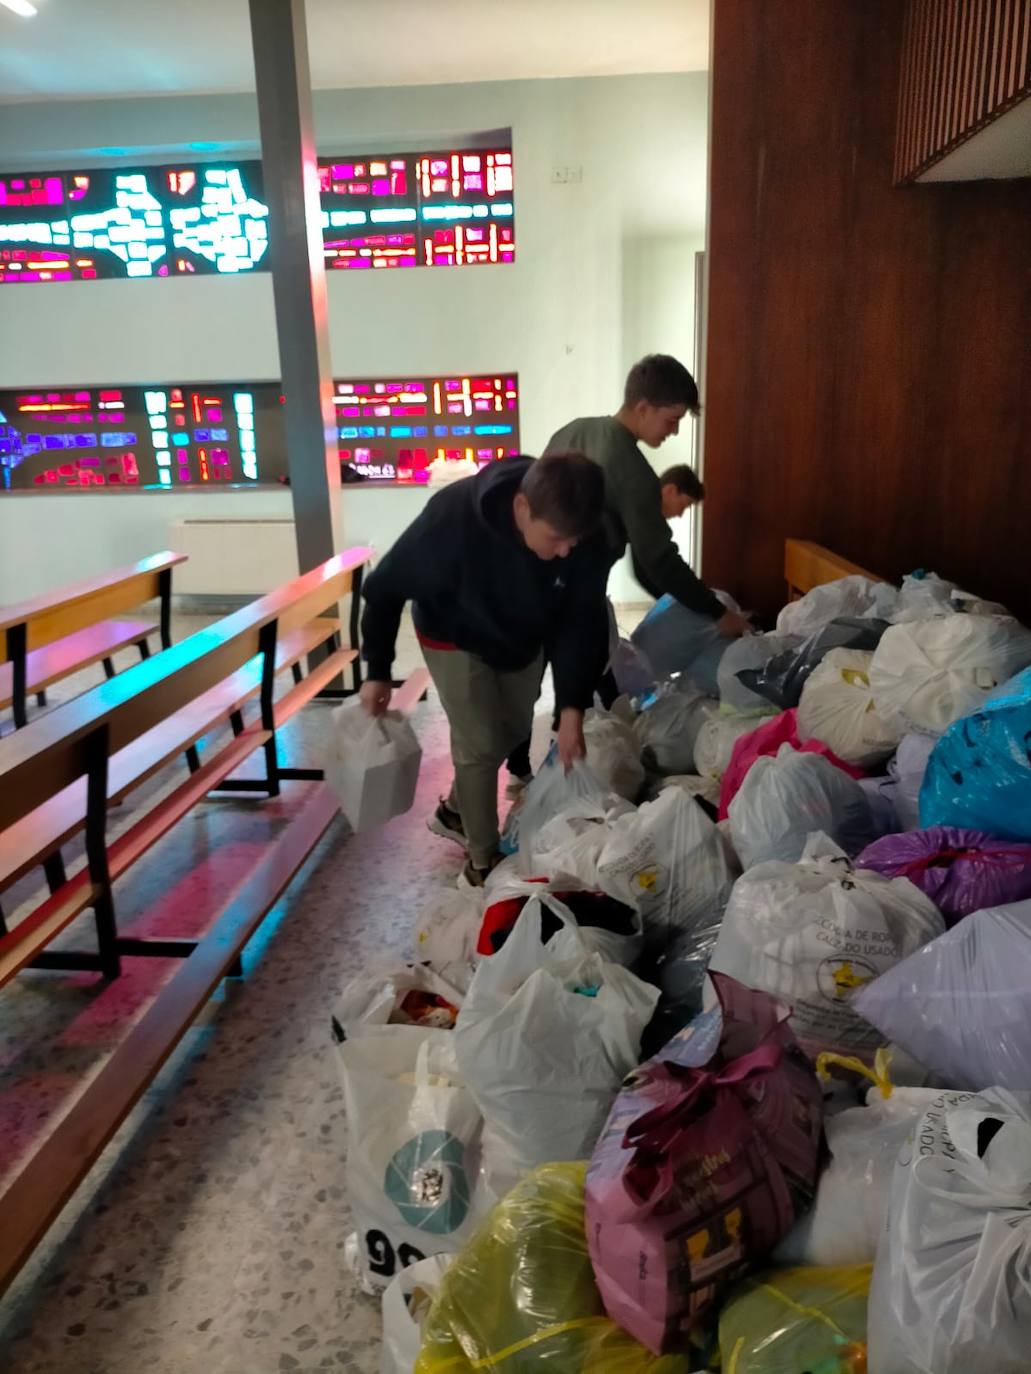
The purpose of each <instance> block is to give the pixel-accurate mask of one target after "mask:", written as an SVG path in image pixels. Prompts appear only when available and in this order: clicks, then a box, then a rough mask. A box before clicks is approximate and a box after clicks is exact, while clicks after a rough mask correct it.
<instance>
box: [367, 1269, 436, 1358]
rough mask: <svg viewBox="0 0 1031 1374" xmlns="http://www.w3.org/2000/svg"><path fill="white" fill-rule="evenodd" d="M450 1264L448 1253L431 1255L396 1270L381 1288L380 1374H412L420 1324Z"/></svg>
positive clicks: (420, 1335)
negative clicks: (381, 1342)
mask: <svg viewBox="0 0 1031 1374" xmlns="http://www.w3.org/2000/svg"><path fill="white" fill-rule="evenodd" d="M450 1264H451V1256H450V1255H430V1257H429V1258H428V1259H424V1260H419V1262H418V1264H411V1265H409V1266H408V1268H407V1269H402V1270H401V1272H400V1273H399V1274H395V1275H394V1277H393V1278H392V1279H391V1280H390V1283H389V1284H388V1286H387V1287H386V1288H385V1289H384V1291H383V1345H382V1346H381V1347H380V1355H379V1374H413V1371H414V1369H415V1362H416V1360H418V1358H419V1349H420V1347H421V1345H422V1324H423V1322H424V1321H425V1320H426V1318H427V1316H428V1315H429V1310H430V1306H431V1304H432V1302H433V1299H434V1298H435V1297H436V1296H437V1290H438V1288H439V1287H440V1281H441V1279H442V1278H443V1277H444V1275H445V1274H446V1273H447V1270H448V1267H449V1266H450Z"/></svg>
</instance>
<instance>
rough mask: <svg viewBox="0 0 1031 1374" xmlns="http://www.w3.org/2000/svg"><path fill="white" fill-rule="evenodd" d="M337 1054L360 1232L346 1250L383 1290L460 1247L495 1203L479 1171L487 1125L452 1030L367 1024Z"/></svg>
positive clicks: (371, 1288)
mask: <svg viewBox="0 0 1031 1374" xmlns="http://www.w3.org/2000/svg"><path fill="white" fill-rule="evenodd" d="M336 1052H337V1062H338V1064H339V1067H340V1073H341V1078H342V1081H343V1087H344V1103H345V1107H346V1111H347V1173H346V1179H347V1191H348V1194H349V1197H350V1203H351V1208H352V1212H353V1215H354V1222H355V1226H356V1229H357V1236H356V1237H355V1238H354V1240H353V1241H352V1242H351V1244H350V1245H349V1247H348V1250H349V1252H350V1254H352V1255H355V1256H356V1267H357V1270H358V1273H359V1276H360V1278H361V1280H362V1286H363V1287H364V1288H365V1289H366V1291H367V1292H376V1291H378V1290H380V1289H382V1288H385V1287H386V1285H387V1284H388V1283H389V1282H390V1280H391V1279H392V1278H393V1277H394V1275H395V1274H396V1273H397V1272H398V1270H400V1269H404V1268H406V1267H407V1266H408V1265H410V1264H415V1263H416V1262H417V1261H418V1260H421V1259H426V1258H427V1257H428V1256H429V1255H439V1254H454V1253H456V1252H457V1251H458V1250H460V1249H461V1248H462V1246H463V1245H464V1244H465V1242H466V1241H467V1240H468V1239H469V1237H470V1236H471V1234H472V1232H473V1231H474V1230H475V1228H476V1226H477V1224H478V1222H479V1221H480V1220H481V1218H482V1217H483V1215H484V1214H485V1213H486V1211H487V1210H488V1209H489V1207H490V1206H492V1205H493V1203H494V1202H495V1201H496V1199H495V1198H493V1197H491V1196H489V1195H488V1193H487V1190H486V1189H485V1187H484V1185H483V1181H482V1175H481V1170H480V1148H481V1140H480V1137H481V1132H482V1126H483V1120H482V1117H481V1115H480V1112H479V1110H478V1108H477V1106H476V1104H475V1102H474V1101H473V1098H472V1094H471V1093H470V1092H469V1091H468V1089H467V1088H466V1086H465V1084H464V1082H463V1081H462V1079H461V1077H460V1075H459V1072H458V1068H457V1065H456V1063H455V1033H454V1031H450V1030H422V1029H420V1028H418V1027H415V1026H369V1027H367V1028H365V1029H364V1030H363V1032H362V1034H361V1035H358V1036H355V1037H353V1038H352V1039H349V1040H345V1041H344V1042H343V1044H341V1045H338V1046H337V1051H336Z"/></svg>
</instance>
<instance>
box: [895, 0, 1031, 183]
mask: <svg viewBox="0 0 1031 1374" xmlns="http://www.w3.org/2000/svg"><path fill="white" fill-rule="evenodd" d="M1029 93H1031V0H909V4H908V6H907V11H906V17H905V28H904V32H903V41H902V58H901V67H900V80H899V116H898V134H897V139H896V146H895V182H896V184H899V183H903V182H908V181H914V180H915V179H916V178H917V177H919V176H920V175H921V174H922V173H923V172H925V171H926V170H927V169H928V168H929V167H932V166H933V165H934V164H935V163H936V162H939V161H940V160H941V159H942V158H943V157H945V156H946V154H948V153H950V152H952V151H953V149H955V148H957V147H958V146H959V145H960V144H961V143H964V142H966V140H967V139H969V138H971V137H973V135H974V134H976V133H978V132H979V131H980V130H981V129H983V128H984V127H985V125H987V124H990V123H991V122H992V120H994V119H997V118H998V117H999V116H1000V115H1002V114H1005V113H1006V111H1007V110H1009V109H1011V108H1012V107H1013V106H1014V105H1016V104H1017V103H1018V102H1019V101H1021V100H1023V99H1024V98H1025V97H1026V96H1027V95H1028V94H1029Z"/></svg>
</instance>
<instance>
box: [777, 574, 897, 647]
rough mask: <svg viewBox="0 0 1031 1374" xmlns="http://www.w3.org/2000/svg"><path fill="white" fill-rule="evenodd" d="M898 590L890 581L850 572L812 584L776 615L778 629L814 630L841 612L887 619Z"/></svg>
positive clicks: (792, 631) (805, 632) (800, 632)
mask: <svg viewBox="0 0 1031 1374" xmlns="http://www.w3.org/2000/svg"><path fill="white" fill-rule="evenodd" d="M898 597H899V592H898V588H897V587H893V586H892V585H891V583H890V582H875V581H874V580H873V579H872V578H870V577H862V576H860V575H859V574H858V573H853V574H852V575H850V576H849V577H839V578H838V579H837V580H836V581H834V582H825V583H823V584H822V585H821V586H819V587H813V588H812V590H811V591H808V592H806V594H805V596H802V597H799V599H798V600H797V601H790V602H788V604H787V605H786V606H785V607H784V609H783V610H782V611H781V613H780V615H779V616H778V617H777V633H778V634H782V635H801V636H802V637H803V638H805V637H807V636H809V635H812V634H816V633H817V632H818V631H820V630H822V629H823V628H824V626H825V625H829V624H830V623H831V621H832V620H837V619H838V618H839V617H840V616H843V615H847V616H862V617H867V616H869V617H872V618H873V619H876V620H888V619H890V617H891V615H892V614H893V612H894V610H895V607H896V605H897V603H898Z"/></svg>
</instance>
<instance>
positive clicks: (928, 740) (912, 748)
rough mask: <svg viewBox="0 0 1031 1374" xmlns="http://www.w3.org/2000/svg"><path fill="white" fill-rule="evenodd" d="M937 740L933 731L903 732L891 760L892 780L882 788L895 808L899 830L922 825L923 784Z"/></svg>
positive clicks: (889, 769) (889, 776)
mask: <svg viewBox="0 0 1031 1374" xmlns="http://www.w3.org/2000/svg"><path fill="white" fill-rule="evenodd" d="M935 743H936V741H935V738H934V736H933V735H917V734H909V735H903V737H902V741H901V743H900V744H899V747H898V749H897V750H896V751H895V757H894V758H893V759H892V761H891V762H890V763H889V764H888V779H889V780H888V782H887V783H885V784H884V786H883V787H882V791H883V792H884V793H885V794H886V795H887V796H888V798H889V799H890V801H891V804H892V806H894V808H895V815H896V817H897V818H898V828H899V830H919V829H920V788H921V786H922V785H923V781H924V774H925V773H926V772H927V760H928V759H929V758H930V757H931V751H932V750H933V749H934V746H935Z"/></svg>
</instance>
